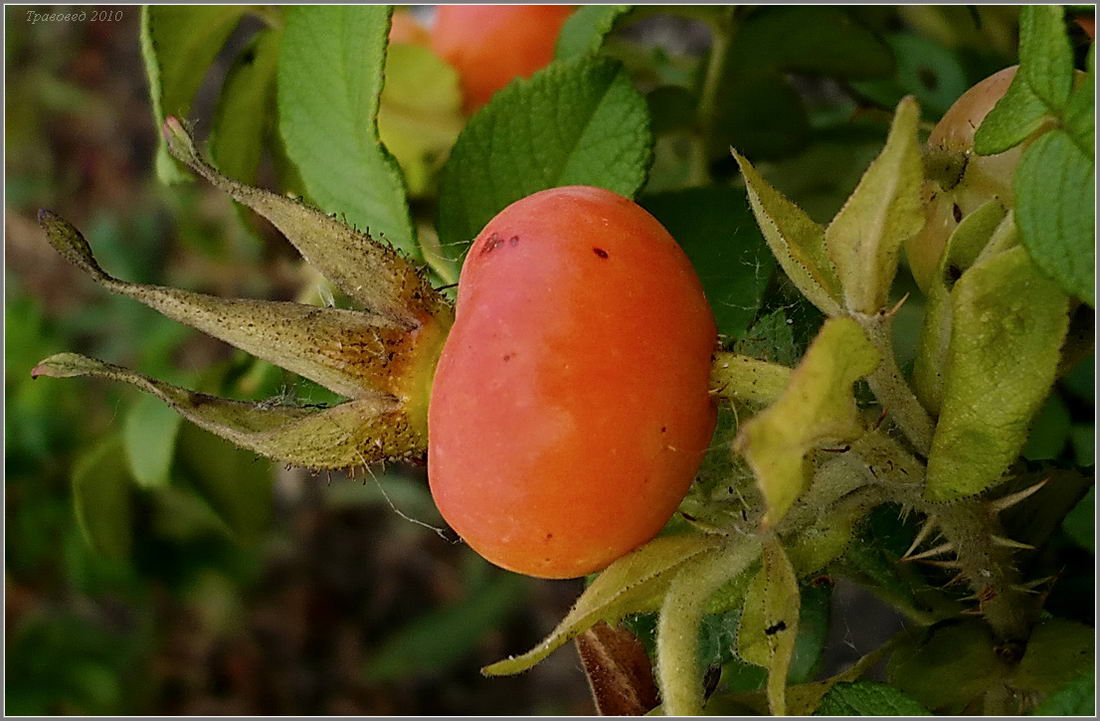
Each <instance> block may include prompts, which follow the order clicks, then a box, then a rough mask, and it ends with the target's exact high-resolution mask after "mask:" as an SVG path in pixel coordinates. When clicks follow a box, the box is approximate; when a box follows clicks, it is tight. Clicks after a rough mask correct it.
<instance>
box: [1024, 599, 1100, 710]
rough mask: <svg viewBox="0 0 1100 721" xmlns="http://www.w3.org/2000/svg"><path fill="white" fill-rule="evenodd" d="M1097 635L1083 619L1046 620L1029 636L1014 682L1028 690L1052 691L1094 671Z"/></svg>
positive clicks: (1037, 691)
mask: <svg viewBox="0 0 1100 721" xmlns="http://www.w3.org/2000/svg"><path fill="white" fill-rule="evenodd" d="M1094 636H1095V631H1094V630H1093V629H1092V628H1090V627H1089V626H1086V625H1084V624H1081V623H1075V622H1074V621H1065V620H1063V619H1060V618H1052V619H1049V620H1046V621H1043V622H1042V623H1040V624H1039V625H1038V626H1036V627H1035V630H1034V631H1032V632H1031V636H1030V637H1029V638H1028V641H1027V651H1025V652H1024V657H1023V659H1022V660H1021V661H1020V665H1019V666H1017V667H1016V675H1015V680H1014V684H1013V685H1014V686H1015V687H1016V688H1017V689H1019V690H1021V691H1025V692H1028V691H1030V692H1034V693H1051V692H1054V691H1057V690H1058V689H1059V688H1061V687H1062V686H1064V685H1065V684H1067V683H1069V682H1070V681H1072V680H1073V679H1075V678H1076V677H1077V676H1079V675H1080V674H1082V673H1086V672H1090V671H1092V670H1093V660H1094V658H1095V653H1096V652H1095V643H1094V640H1093V639H1094Z"/></svg>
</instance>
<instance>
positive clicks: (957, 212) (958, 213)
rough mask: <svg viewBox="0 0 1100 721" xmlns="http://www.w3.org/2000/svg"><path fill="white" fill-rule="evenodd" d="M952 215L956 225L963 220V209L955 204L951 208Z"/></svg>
mask: <svg viewBox="0 0 1100 721" xmlns="http://www.w3.org/2000/svg"><path fill="white" fill-rule="evenodd" d="M951 215H952V217H954V218H955V222H956V223H958V222H959V221H961V220H962V219H963V211H962V208H960V207H959V204H958V203H955V204H953V205H952V206H951Z"/></svg>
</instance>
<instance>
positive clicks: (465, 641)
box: [364, 573, 529, 683]
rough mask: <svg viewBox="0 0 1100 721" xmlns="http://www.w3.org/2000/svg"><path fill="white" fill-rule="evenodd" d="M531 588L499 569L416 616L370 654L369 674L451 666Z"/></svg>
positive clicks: (400, 674) (432, 671) (383, 677)
mask: <svg viewBox="0 0 1100 721" xmlns="http://www.w3.org/2000/svg"><path fill="white" fill-rule="evenodd" d="M528 588H529V585H528V583H527V582H526V579H524V578H523V577H522V576H517V575H515V574H511V573H500V574H495V577H494V578H492V579H491V580H490V581H488V582H487V583H483V584H480V586H479V587H475V588H474V590H473V591H472V592H471V593H470V594H469V595H468V596H467V597H466V598H464V599H462V600H461V601H458V602H457V603H454V604H452V605H450V606H444V607H443V608H440V609H437V610H435V611H433V612H431V613H429V614H428V615H426V616H423V617H421V618H418V619H415V620H413V621H412V622H411V623H409V624H408V625H407V626H405V627H404V628H400V629H398V630H396V631H395V632H394V633H392V634H391V635H390V636H389V638H388V639H387V640H386V641H385V642H383V644H382V647H381V648H379V649H378V650H377V651H376V652H374V653H373V654H372V655H371V656H370V660H369V661H368V662H367V664H366V667H365V668H364V674H365V676H366V679H367V680H368V681H370V682H372V683H377V682H380V681H390V680H394V679H402V678H410V677H413V676H415V677H417V678H423V677H426V676H433V675H436V674H438V673H440V672H442V671H445V670H447V669H448V668H451V667H452V666H454V665H455V664H456V663H458V662H460V661H462V660H463V658H464V657H466V656H468V655H469V654H470V652H471V651H472V650H473V649H474V648H475V647H476V646H477V644H478V643H479V642H480V641H481V640H482V639H483V638H484V637H485V635H486V634H487V633H489V632H490V631H492V630H493V629H495V628H499V627H500V625H501V624H502V623H503V622H504V621H506V620H507V618H508V616H509V615H510V614H511V613H513V612H514V611H515V610H516V609H517V607H518V603H519V601H520V600H521V599H522V598H523V595H524V594H525V592H526V591H527V589H528Z"/></svg>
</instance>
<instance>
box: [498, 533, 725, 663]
mask: <svg viewBox="0 0 1100 721" xmlns="http://www.w3.org/2000/svg"><path fill="white" fill-rule="evenodd" d="M722 545H723V539H722V538H721V537H719V536H703V535H682V536H662V537H659V538H655V539H653V540H652V541H650V542H649V543H647V544H646V545H644V546H642V547H641V548H639V549H637V550H636V551H633V552H631V553H628V554H627V555H625V556H623V557H622V558H620V559H619V560H617V561H615V562H614V563H612V564H611V565H610V566H608V567H607V568H606V569H605V570H604V571H603V572H602V573H601V574H600V575H599V577H598V578H596V580H595V581H593V582H592V585H590V586H589V587H588V588H586V589H585V591H584V593H583V594H581V597H580V598H579V599H577V602H576V604H574V606H573V608H572V609H571V610H570V611H569V613H568V614H567V615H566V617H565V618H563V619H562V621H561V623H559V624H558V625H557V627H556V628H555V629H554V630H553V631H551V632H550V635H548V636H547V637H546V638H544V639H543V640H542V641H541V642H540V643H539V644H538V645H537V646H535V647H534V648H533V649H531V650H530V651H528V652H527V653H525V654H523V655H522V656H513V657H509V658H508V659H506V660H504V661H498V662H497V663H494V664H492V665H490V666H486V667H485V668H483V669H482V670H481V672H482V673H483V674H485V675H486V676H506V675H509V674H514V673H519V672H520V671H526V670H527V669H529V668H531V667H532V666H534V665H535V664H537V663H538V662H539V661H541V660H543V659H544V658H546V657H547V656H549V655H550V654H551V653H552V652H553V651H554V650H555V649H557V648H558V647H559V646H561V645H562V644H564V643H565V642H566V641H568V640H570V639H571V638H573V637H574V636H576V635H577V634H579V633H581V632H583V631H585V630H587V629H589V628H591V627H592V626H594V625H596V624H597V623H599V622H600V621H606V622H607V623H616V622H617V621H618V620H619V619H620V618H622V617H623V616H625V615H626V614H628V613H635V612H640V611H654V610H656V609H657V608H659V607H660V603H661V599H662V598H663V597H664V594H665V591H666V590H667V589H668V585H669V583H671V581H672V579H673V577H674V576H675V575H676V574H677V572H678V571H679V570H680V569H681V568H682V567H683V566H684V564H685V563H687V562H688V561H690V560H691V559H693V558H696V557H698V556H700V555H701V554H705V553H709V552H712V551H714V550H715V549H717V548H719V547H720V546H722Z"/></svg>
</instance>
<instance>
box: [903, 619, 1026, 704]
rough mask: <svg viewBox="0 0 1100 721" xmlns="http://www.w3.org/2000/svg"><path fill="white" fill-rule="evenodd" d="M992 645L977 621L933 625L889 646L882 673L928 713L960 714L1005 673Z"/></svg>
mask: <svg viewBox="0 0 1100 721" xmlns="http://www.w3.org/2000/svg"><path fill="white" fill-rule="evenodd" d="M994 645H995V644H994V640H993V637H992V635H991V634H990V632H989V630H988V628H987V627H985V626H984V625H983V624H982V623H980V622H977V621H974V622H963V623H957V622H951V623H948V624H944V625H942V626H939V627H933V628H931V629H928V630H927V631H925V632H923V633H914V634H913V635H911V636H910V637H909V638H907V639H906V640H905V641H904V642H902V643H901V644H900V645H899V646H898V648H897V649H895V650H894V652H893V654H892V655H891V656H890V661H889V662H888V663H887V666H886V678H887V680H888V681H889V682H890V683H891V684H893V685H894V686H896V687H897V688H899V689H901V690H902V691H903V692H905V693H906V694H908V695H910V696H912V697H913V698H915V699H916V700H917V702H918V703H920V704H921V705H922V706H924V707H925V708H928V709H930V710H932V711H933V712H936V713H946V714H959V713H962V712H963V711H964V709H967V708H968V707H972V706H971V705H972V704H974V703H975V702H977V701H978V700H979V699H980V698H981V697H982V695H983V694H984V693H985V692H986V690H987V689H988V688H990V687H991V686H993V685H994V684H996V683H998V682H1000V681H1002V680H1003V679H1004V678H1005V676H1006V675H1007V673H1008V666H1007V664H1006V663H1005V661H1004V660H1002V659H1001V658H1000V657H999V656H998V655H997V652H996V651H995V650H994Z"/></svg>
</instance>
